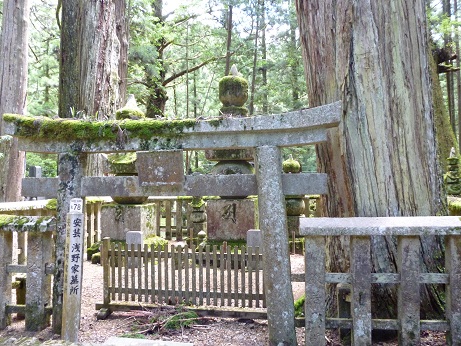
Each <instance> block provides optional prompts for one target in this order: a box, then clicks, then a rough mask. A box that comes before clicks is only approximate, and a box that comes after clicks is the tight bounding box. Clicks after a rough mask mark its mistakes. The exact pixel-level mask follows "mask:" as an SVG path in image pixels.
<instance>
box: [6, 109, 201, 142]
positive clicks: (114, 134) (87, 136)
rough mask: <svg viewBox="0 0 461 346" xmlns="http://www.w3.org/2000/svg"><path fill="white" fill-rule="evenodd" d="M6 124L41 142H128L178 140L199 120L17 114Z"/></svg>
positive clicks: (16, 134) (7, 117) (20, 133)
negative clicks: (122, 136) (51, 116)
mask: <svg viewBox="0 0 461 346" xmlns="http://www.w3.org/2000/svg"><path fill="white" fill-rule="evenodd" d="M3 120H4V121H5V122H6V123H12V124H14V125H15V126H16V130H15V134H14V135H15V136H18V137H27V138H29V139H35V140H39V141H45V140H50V139H53V140H56V141H65V142H73V141H77V140H89V141H91V140H93V141H100V140H117V138H119V137H120V135H121V134H123V135H125V136H126V137H128V138H139V139H141V140H150V139H151V138H155V137H161V138H177V137H178V136H180V135H181V133H183V132H184V130H185V129H193V128H194V127H195V125H196V124H197V122H196V120H195V119H181V120H155V119H147V118H146V119H142V120H108V121H91V120H86V119H62V118H58V119H51V118H47V117H34V116H24V115H16V114H4V116H3Z"/></svg>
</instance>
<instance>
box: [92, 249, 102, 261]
mask: <svg viewBox="0 0 461 346" xmlns="http://www.w3.org/2000/svg"><path fill="white" fill-rule="evenodd" d="M91 264H101V253H100V252H96V253H95V254H93V255H92V256H91Z"/></svg>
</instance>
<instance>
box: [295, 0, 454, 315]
mask: <svg viewBox="0 0 461 346" xmlns="http://www.w3.org/2000/svg"><path fill="white" fill-rule="evenodd" d="M296 7H297V14H298V22H299V25H300V38H301V43H302V50H303V60H304V65H305V73H306V79H307V88H308V94H309V100H310V105H311V106H316V105H320V104H324V103H328V102H332V101H336V100H338V99H341V100H342V102H343V115H342V120H341V124H340V127H339V129H337V130H332V131H331V132H330V135H329V139H328V142H327V143H326V144H322V145H319V146H318V148H317V152H318V160H319V168H320V170H321V171H323V172H327V173H329V176H330V180H329V187H328V190H329V191H328V192H329V195H328V198H327V201H326V213H327V215H328V216H401V215H437V214H439V213H440V214H444V213H446V209H445V205H444V203H443V202H442V201H443V200H444V198H445V196H444V195H443V193H442V188H441V186H442V185H441V184H442V181H441V174H440V169H439V168H440V167H439V166H438V160H437V154H436V153H437V151H436V144H435V131H434V122H433V109H432V95H431V92H430V90H431V80H430V75H429V64H428V58H427V51H428V50H427V39H426V23H425V7H424V3H423V2H421V1H416V0H410V1H408V0H396V1H391V2H387V1H382V2H381V1H380V2H375V1H346V0H339V1H333V0H327V1H325V2H322V5H321V6H320V5H319V2H316V1H307V0H297V2H296ZM421 244H422V253H423V264H422V265H423V267H424V269H428V270H430V271H437V265H438V264H439V262H440V263H441V258H440V257H443V256H441V255H442V246H441V242H440V239H438V238H435V237H424V238H421ZM327 249H328V250H327V251H328V255H329V256H328V257H329V261H328V266H329V268H328V269H329V270H332V271H345V270H347V268H348V266H349V263H348V262H347V260H345V258H347V257H344V255H345V254H347V253H348V250H349V249H348V247H347V239H341V238H333V239H331V240H330V241H329V243H328V245H327ZM437 256H438V257H439V258H438V260H439V261H437ZM394 259H395V242H394V241H393V239H391V238H389V237H386V238H384V237H376V238H374V239H372V261H373V269H374V271H376V272H393V271H396V265H395V260H394ZM442 266H443V265H442ZM423 291H424V292H423V296H424V298H423V299H424V302H423V309H422V316H424V315H425V314H427V313H430V312H434V311H435V312H440V311H441V310H440V307H441V300H440V297H439V296H438V295H437V293H436V292H435V291H433V290H432V287H429V288H426V289H423ZM375 297H379V299H376V300H375V302H374V303H375V307H377V309H375V310H377V311H379V312H380V314H379V315H380V316H379V317H387V316H395V311H394V310H395V306H396V304H395V295H394V292H393V291H392V290H390V289H388V288H387V287H380V288H379V289H378V292H376V294H375Z"/></svg>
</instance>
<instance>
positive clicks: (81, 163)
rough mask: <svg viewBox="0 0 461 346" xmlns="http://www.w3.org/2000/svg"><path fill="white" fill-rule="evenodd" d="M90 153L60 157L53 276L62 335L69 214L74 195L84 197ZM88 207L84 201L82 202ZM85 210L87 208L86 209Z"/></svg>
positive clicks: (55, 325) (57, 325)
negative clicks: (83, 181)
mask: <svg viewBox="0 0 461 346" xmlns="http://www.w3.org/2000/svg"><path fill="white" fill-rule="evenodd" d="M86 162H87V155H86V154H84V153H78V152H67V153H62V154H59V156H58V176H59V188H58V196H57V209H58V210H57V212H58V215H57V232H56V240H55V256H56V257H55V271H54V278H53V332H54V333H56V334H61V328H62V309H63V292H64V250H65V246H66V234H67V232H66V226H67V223H66V222H67V213H68V211H69V207H70V200H71V199H72V198H82V196H81V191H82V189H81V187H82V178H83V175H84V172H85V168H86ZM83 208H85V203H83ZM83 213H85V211H84V210H83Z"/></svg>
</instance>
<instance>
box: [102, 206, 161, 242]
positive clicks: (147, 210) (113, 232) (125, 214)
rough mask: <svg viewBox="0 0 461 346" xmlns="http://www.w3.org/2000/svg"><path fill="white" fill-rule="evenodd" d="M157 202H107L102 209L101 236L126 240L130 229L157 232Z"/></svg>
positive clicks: (146, 234) (146, 233) (147, 234)
mask: <svg viewBox="0 0 461 346" xmlns="http://www.w3.org/2000/svg"><path fill="white" fill-rule="evenodd" d="M156 221H157V220H156V213H155V204H154V203H147V204H106V205H103V206H102V209H101V238H104V237H110V238H111V239H114V240H125V239H126V233H127V232H128V231H141V232H142V234H143V235H144V237H147V236H149V235H153V234H155V225H156Z"/></svg>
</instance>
